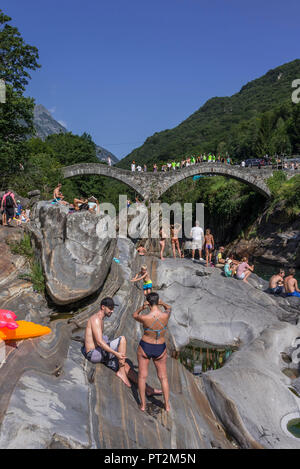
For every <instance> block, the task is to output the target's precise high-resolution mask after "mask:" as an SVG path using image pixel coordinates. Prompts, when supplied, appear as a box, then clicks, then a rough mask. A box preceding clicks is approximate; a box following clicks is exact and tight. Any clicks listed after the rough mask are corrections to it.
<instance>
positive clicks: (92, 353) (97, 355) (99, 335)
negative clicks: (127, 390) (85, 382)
mask: <svg viewBox="0 0 300 469" xmlns="http://www.w3.org/2000/svg"><path fill="white" fill-rule="evenodd" d="M114 307H115V304H114V301H113V299H112V298H109V297H107V298H103V300H102V301H101V304H100V310H99V311H98V313H96V314H94V315H93V316H91V317H90V318H89V320H88V323H87V326H86V330H85V340H84V347H83V348H82V353H83V354H84V356H85V357H86V358H87V360H89V361H90V362H92V363H105V364H106V365H107V366H108V367H109V368H111V369H113V370H114V371H116V372H117V376H118V377H119V378H120V379H121V380H122V381H123V382H124V383H125V384H126V386H128V387H131V384H130V382H129V380H128V377H127V374H126V372H125V358H126V339H125V337H124V336H120V337H117V338H116V339H113V340H111V341H109V340H108V337H107V336H105V335H103V329H104V319H105V318H109V317H110V316H111V315H112V313H113V311H114Z"/></svg>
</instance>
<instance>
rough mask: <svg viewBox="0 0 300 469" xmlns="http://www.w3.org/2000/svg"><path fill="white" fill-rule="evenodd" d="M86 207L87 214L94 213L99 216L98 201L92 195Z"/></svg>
mask: <svg viewBox="0 0 300 469" xmlns="http://www.w3.org/2000/svg"><path fill="white" fill-rule="evenodd" d="M88 206H89V212H91V213H96V214H97V215H99V214H100V204H99V201H98V199H96V197H94V196H93V195H92V197H89V199H88Z"/></svg>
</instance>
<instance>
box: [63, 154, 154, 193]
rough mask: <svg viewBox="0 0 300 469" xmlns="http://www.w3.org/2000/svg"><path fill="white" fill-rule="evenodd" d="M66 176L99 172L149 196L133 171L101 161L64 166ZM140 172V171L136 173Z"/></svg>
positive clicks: (100, 174)
mask: <svg viewBox="0 0 300 469" xmlns="http://www.w3.org/2000/svg"><path fill="white" fill-rule="evenodd" d="M62 171H63V176H64V178H65V179H66V178H70V177H74V176H80V175H87V174H90V175H91V174H98V175H99V176H107V177H111V178H113V179H116V180H118V181H120V182H123V183H124V184H126V185H127V186H129V187H130V188H131V189H134V190H135V191H136V192H137V193H138V194H139V195H140V196H141V197H143V198H144V199H145V198H147V193H145V191H144V190H143V184H141V181H140V179H139V178H134V177H132V176H131V171H127V170H124V169H119V168H114V167H113V166H107V165H105V164H101V163H79V164H74V165H71V166H65V167H64V168H62ZM134 174H139V173H134ZM130 176H131V177H130Z"/></svg>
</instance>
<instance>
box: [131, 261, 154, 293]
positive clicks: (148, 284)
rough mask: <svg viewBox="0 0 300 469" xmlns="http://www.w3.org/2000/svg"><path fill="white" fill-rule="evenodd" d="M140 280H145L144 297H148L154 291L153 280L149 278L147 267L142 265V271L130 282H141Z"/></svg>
mask: <svg viewBox="0 0 300 469" xmlns="http://www.w3.org/2000/svg"><path fill="white" fill-rule="evenodd" d="M139 275H140V277H139ZM140 280H144V285H143V290H144V295H145V296H147V295H148V294H149V293H151V290H152V280H151V278H150V277H149V274H148V270H147V266H146V265H142V266H141V271H140V272H139V273H138V274H136V276H135V277H134V278H132V279H131V280H130V281H131V282H139V281H140Z"/></svg>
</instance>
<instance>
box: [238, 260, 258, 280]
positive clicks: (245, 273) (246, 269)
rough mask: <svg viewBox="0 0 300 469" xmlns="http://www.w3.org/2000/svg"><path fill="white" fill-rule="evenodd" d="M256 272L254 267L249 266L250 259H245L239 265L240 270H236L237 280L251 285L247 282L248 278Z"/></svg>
mask: <svg viewBox="0 0 300 469" xmlns="http://www.w3.org/2000/svg"><path fill="white" fill-rule="evenodd" d="M253 270H254V265H251V266H250V265H249V264H248V258H247V257H243V259H242V262H241V263H240V264H239V265H238V268H237V270H236V278H237V279H238V280H243V282H245V283H249V282H248V281H247V278H248V277H249V275H251V272H253Z"/></svg>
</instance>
